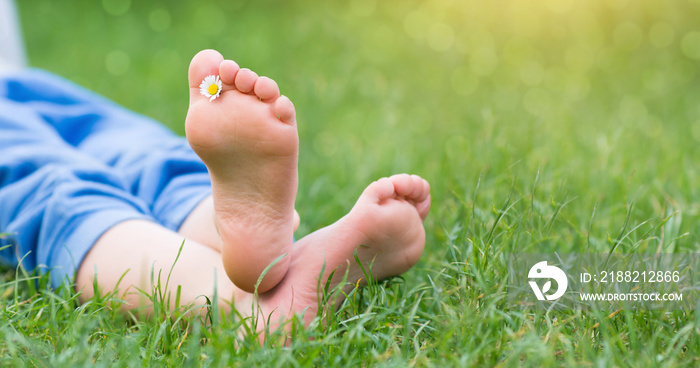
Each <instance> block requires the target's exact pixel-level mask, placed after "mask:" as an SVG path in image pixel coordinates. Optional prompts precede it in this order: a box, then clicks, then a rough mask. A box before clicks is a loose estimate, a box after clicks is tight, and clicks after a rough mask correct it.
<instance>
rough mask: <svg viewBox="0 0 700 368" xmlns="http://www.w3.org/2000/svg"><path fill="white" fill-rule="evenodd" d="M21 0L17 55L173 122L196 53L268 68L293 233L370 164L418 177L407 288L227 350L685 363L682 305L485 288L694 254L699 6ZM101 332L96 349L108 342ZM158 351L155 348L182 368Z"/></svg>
mask: <svg viewBox="0 0 700 368" xmlns="http://www.w3.org/2000/svg"><path fill="white" fill-rule="evenodd" d="M18 6H19V8H20V12H21V18H22V23H23V29H24V34H25V37H26V43H27V48H28V54H29V60H30V63H31V65H32V66H34V67H39V68H43V69H47V70H49V71H52V72H55V73H57V74H59V75H62V76H64V77H66V78H68V79H70V80H72V81H74V82H76V83H78V84H80V85H83V86H85V87H87V88H89V89H91V90H93V91H95V92H97V93H99V94H102V95H105V96H107V97H108V98H110V99H112V100H114V101H116V102H117V103H119V104H121V105H124V106H126V107H127V108H129V109H132V110H135V111H137V112H140V113H142V114H145V115H148V116H150V117H152V118H154V119H156V120H159V121H161V122H163V123H164V124H167V125H168V126H170V127H171V128H172V129H173V130H174V131H176V132H178V133H180V134H182V132H183V122H184V118H185V115H186V111H187V104H188V100H187V99H188V95H187V94H188V91H187V78H186V73H187V66H188V63H189V60H190V58H191V57H192V56H193V55H194V54H195V53H196V52H197V51H199V50H201V49H204V48H215V49H217V50H219V51H220V52H221V53H222V54H223V55H224V56H225V57H227V58H231V59H234V60H236V61H237V62H238V63H239V64H240V65H241V66H243V67H248V68H251V69H253V70H255V71H257V72H258V73H259V74H261V75H267V76H269V77H272V78H274V79H275V80H276V81H277V82H278V84H279V86H280V88H281V90H282V92H283V93H284V94H286V95H288V96H289V97H290V98H291V99H292V101H294V103H295V105H296V108H297V113H298V116H299V119H298V120H299V133H300V138H301V142H302V143H301V148H300V166H299V170H300V187H299V194H298V198H297V209H298V210H299V213H300V214H301V216H302V225H301V228H300V229H299V231H298V233H297V237H300V236H303V235H304V234H306V233H309V232H311V231H313V230H315V229H317V228H319V227H322V226H325V225H328V224H330V223H332V222H333V221H335V220H336V219H337V218H339V217H340V216H342V215H343V214H345V213H346V212H347V211H348V210H349V208H350V207H351V206H352V204H353V202H354V200H355V198H357V196H358V195H359V194H360V193H361V191H362V189H363V188H364V187H365V186H366V185H367V184H368V183H369V182H371V181H372V180H375V179H377V178H379V177H381V176H386V175H390V174H393V173H399V172H411V173H416V174H420V175H422V176H424V177H425V178H427V179H428V180H429V181H430V182H431V184H432V189H433V190H432V193H433V200H434V201H433V209H432V212H431V215H430V216H429V217H428V220H427V221H426V230H427V244H426V251H425V254H424V257H423V258H422V260H421V262H420V263H419V265H418V266H417V267H416V268H415V269H414V270H412V271H410V272H408V273H407V274H406V275H405V284H401V285H405V287H406V288H407V289H401V288H399V289H396V288H394V287H393V286H389V287H386V288H368V289H369V291H365V292H367V293H369V294H371V295H374V297H375V298H379V299H376V300H380V301H379V302H377V303H376V304H374V306H369V307H368V306H367V305H363V304H362V303H361V302H359V301H358V302H355V301H353V302H351V303H346V305H345V307H344V308H343V309H341V310H340V311H339V312H338V316H339V317H338V319H339V320H342V323H340V324H338V323H336V324H331V325H329V326H328V328H329V329H330V330H331V332H333V331H338V329H341V330H342V329H346V330H345V331H349V332H347V333H346V334H345V335H342V339H340V338H338V340H333V339H334V337H333V336H334V335H333V333H330V334H326V333H325V331H323V332H321V333H320V334H319V335H316V337H317V339H316V340H314V341H313V342H312V341H309V340H308V339H304V338H301V339H297V340H295V344H297V345H298V346H301V348H299V347H298V349H300V350H294V349H292V350H285V349H272V350H262V352H260V349H259V348H260V347H259V346H257V348H251V347H248V348H245V349H241V350H240V351H239V353H238V354H240V355H241V356H242V357H243V359H248V358H245V357H246V356H247V354H253V355H251V356H252V357H253V358H252V359H257V358H255V356H259V357H261V358H260V362H267V361H266V359H268V357H269V356H270V354H273V353H274V354H277V355H276V356H280V355H284V354H291V355H292V356H293V359H299V358H300V357H310V358H309V359H312V360H313V359H315V358H313V357H314V356H315V355H314V354H317V353H308V354H307V350H304V349H306V347H304V346H305V345H304V344H306V343H308V344H309V346H320V349H321V350H322V351H324V353H323V354H321V355H319V357H322V358H324V359H328V360H329V361H334V362H337V359H340V360H341V361H342V360H343V359H347V361H348V362H354V363H357V364H359V363H358V362H364V363H363V364H365V365H372V364H376V363H377V362H384V361H385V360H386V359H389V358H387V357H392V358H391V359H394V358H395V359H398V360H397V361H396V363H395V364H396V365H397V366H406V365H408V364H409V363H410V364H414V363H415V364H418V365H420V364H425V365H430V364H429V363H430V362H433V363H434V364H436V365H438V366H449V365H461V366H469V365H484V366H494V365H502V366H509V365H512V366H521V365H523V364H524V362H527V363H530V365H534V366H548V365H552V364H555V363H556V362H559V363H561V364H562V365H564V362H565V363H566V365H567V366H571V365H574V364H580V365H584V366H593V365H596V366H613V365H614V366H645V365H650V364H653V365H654V366H657V363H658V364H659V365H658V366H664V365H666V366H678V365H679V364H680V365H686V366H696V365H697V359H698V356H697V355H698V351H700V350H699V348H698V347H700V338H698V336H700V334H698V331H700V324H698V321H697V319H696V317H695V314H694V313H693V312H686V311H677V312H665V311H659V312H658V313H657V312H648V311H622V312H621V313H619V314H618V312H620V311H617V312H613V313H611V314H609V312H605V311H592V312H588V311H583V312H582V311H573V312H561V313H558V312H552V313H549V312H547V313H545V314H538V313H536V312H533V313H529V312H521V311H518V310H514V309H510V307H509V306H508V305H507V304H506V303H505V301H504V295H505V291H506V286H505V285H504V283H505V281H504V278H505V275H506V274H507V272H508V270H507V264H506V262H505V258H506V254H507V253H509V252H531V253H537V252H551V251H559V252H609V251H615V252H632V251H641V252H691V253H695V252H697V250H698V244H699V239H698V232H697V228H698V226H699V225H700V206H699V201H698V199H699V198H700V176H699V174H700V170H698V162H700V157H699V156H700V151H699V149H698V143H700V103H699V100H700V87H698V86H699V85H700V83H699V82H700V22H699V20H700V0H663V1H657V0H586V1H575V0H530V1H520V0H518V1H516V0H494V1H483V0H461V1H458V0H432V1H417V0H404V1H379V0H348V1H324V2H312V1H296V0H293V1H269V0H263V1H213V0H207V1H129V0H93V1H87V0H83V1H71V2H67V1H62V2H59V1H50V0H19V1H18ZM392 282H393V281H392ZM393 285H397V284H393ZM401 287H403V286H401ZM8 290H9V289H8ZM382 290H388V291H386V293H385V292H384V291H382ZM397 290H400V291H397ZM405 290H409V291H405ZM373 293H374V294H373ZM5 294H7V295H10V293H8V292H6V293H5ZM377 295H378V296H377ZM27 298H29V297H27ZM51 300H53V299H51ZM22 303H24V302H22ZM22 303H20V304H22ZM355 303H356V304H355ZM355 308H357V309H355ZM364 308H367V309H366V310H367V311H369V312H368V313H365V314H362V315H361V316H358V314H361V313H364V311H365V309H364ZM372 308H374V309H372ZM67 310H73V309H70V308H68V309H67ZM377 311H379V312H378V313H379V314H376V315H375V314H374V313H375V312H377ZM38 313H39V315H41V311H40V312H38ZM8 315H9V314H8ZM39 315H36V317H34V316H30V317H27V318H24V319H22V321H24V320H26V321H28V322H27V323H29V322H31V321H43V319H40V318H39ZM372 316H376V317H372ZM414 317H415V318H414ZM167 320H168V318H165V319H164V321H167ZM37 323H38V322H37ZM87 323H95V322H93V321H91V320H90V321H89V322H87ZM115 324H116V323H115ZM48 325H49V326H52V324H51V323H48ZM65 325H66V326H73V325H77V326H80V324H75V323H65ZM116 325H118V326H121V324H116ZM138 326H141V325H137V327H138ZM396 326H399V327H396ZM401 326H404V327H403V328H401ZM66 328H67V329H68V328H69V327H66ZM71 328H72V327H71ZM121 328H122V327H117V329H116V331H118V332H108V333H105V334H104V335H105V336H107V335H109V336H115V337H114V339H117V337H118V336H121V335H124V333H122V332H121V330H120V329H121ZM138 328H141V327H138ZM158 328H159V327H157V325H156V327H153V329H152V330H151V329H147V328H145V329H144V330H143V331H144V332H143V336H144V339H150V337H148V336H152V335H156V334H155V333H152V331H155V330H157V329H158ZM232 329H235V328H228V327H227V326H224V327H222V328H221V329H219V330H215V331H214V332H212V334H213V335H212V336H213V337H211V338H210V339H209V340H208V343H207V344H203V345H202V347H201V348H202V349H203V350H202V351H207V352H208V354H210V355H214V356H216V355H217V354H228V353H227V352H228V351H229V349H230V346H234V345H236V344H229V343H228V342H230V341H231V339H234V337H230V336H229V339H228V340H226V339H223V338H221V336H226V335H225V334H226V333H229V332H227V331H229V330H232ZM16 330H18V331H29V332H27V334H34V332H32V331H34V330H32V329H29V328H20V329H16ZM107 330H109V329H107ZM41 331H43V330H41ZM71 331H73V330H71ZM159 331H160V330H159ZM205 333H206V332H205ZM230 333H231V334H232V335H233V336H235V331H234V332H230ZM363 334H365V335H363ZM38 335H40V334H38ZM49 336H51V339H50V340H51V341H53V339H54V338H56V339H57V341H59V342H60V341H63V340H60V339H59V337H60V336H58V335H49ZM61 336H62V335H61ZM80 336H82V335H80ZM158 336H160V332H159V333H158ZM184 336H185V337H186V336H187V333H184ZM358 336H360V337H358ZM377 336H380V337H381V338H378V337H377ZM185 337H183V336H176V338H175V340H174V341H176V342H177V339H182V340H183V341H184V340H185ZM192 339H194V341H196V338H192ZM68 340H70V339H68ZM82 340H87V338H86V339H78V340H77V341H82ZM100 341H101V340H97V342H98V343H101V342H100ZM105 341H108V342H106V343H105V345H104V348H100V347H96V348H95V349H97V350H98V351H111V350H109V349H111V348H109V346H111V345H110V344H112V343H111V342H109V341H111V340H105ZM120 341H122V342H124V341H127V342H128V341H129V339H126V340H120ZM134 341H137V342H135V343H136V344H138V341H139V340H134ZM149 341H150V340H149ZM227 341H228V342H227ZM324 341H330V342H324ZM219 343H221V344H222V346H223V347H221V346H219V345H217V344H219ZM70 344H71V345H73V343H72V342H71V343H70ZM124 344H126V342H125V343H124ZM149 344H150V343H149ZM227 344H228V345H227ZM315 344H317V345H315ZM49 345H50V346H53V345H51V344H49ZM59 345H60V344H59ZM75 346H82V345H80V344H75ZM120 346H131V345H128V344H127V345H120ZM159 346H160V345H159ZM172 346H176V347H177V349H175V348H172V349H170V350H168V349H169V348H167V346H166V347H164V348H163V351H165V352H166V353H167V352H173V351H174V352H175V353H174V356H175V357H174V358H173V359H180V358H179V355H178V354H179V353H178V352H179V351H180V345H176V344H173V345H172ZM188 346H189V345H188ZM192 346H194V348H192V349H190V350H188V351H190V352H192V354H194V355H192V356H200V355H202V356H204V354H203V353H200V352H199V350H197V349H199V345H197V343H196V342H195V343H194V345H192ZM124 349H125V351H130V350H131V348H124ZM309 349H311V348H309ZM136 350H138V349H136ZM251 351H252V352H253V353H251ZM334 351H335V352H334ZM105 354H106V353H105ZM188 354H189V353H188ZM255 354H258V355H255ZM121 355H122V353H116V356H121ZM106 356H109V355H106ZM533 356H534V357H536V358H532V357H533ZM338 357H340V358H338ZM524 357H529V359H531V360H529V361H528V360H523V358H524ZM149 359H150V358H149ZM158 359H160V358H158ZM202 359H204V358H202ZM289 359H292V358H289ZM333 359H336V360H333ZM401 359H404V360H401ZM280 361H282V360H280ZM287 362H289V361H287ZM416 362H418V363H416ZM421 362H422V363H421ZM426 362H427V363H426ZM635 362H638V363H635ZM641 362H644V363H641ZM650 362H653V363H650ZM260 364H262V363H260ZM229 365H230V364H229ZM313 365H327V364H324V363H319V362H318V361H316V362H315V363H313ZM333 365H335V364H333Z"/></svg>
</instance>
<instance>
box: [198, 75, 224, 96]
mask: <svg viewBox="0 0 700 368" xmlns="http://www.w3.org/2000/svg"><path fill="white" fill-rule="evenodd" d="M199 93H201V94H202V95H203V96H205V97H209V101H214V99H215V98H217V97H219V95H220V94H221V79H219V76H218V75H209V76H207V77H206V78H204V80H203V81H202V84H200V85H199Z"/></svg>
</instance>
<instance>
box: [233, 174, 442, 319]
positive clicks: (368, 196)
mask: <svg viewBox="0 0 700 368" xmlns="http://www.w3.org/2000/svg"><path fill="white" fill-rule="evenodd" d="M429 210H430V186H429V184H428V182H427V181H425V180H424V179H421V178H420V177H418V176H415V175H407V174H401V175H395V176H392V177H390V178H383V179H380V180H378V181H376V182H374V183H372V184H370V185H369V186H368V187H367V189H365V191H364V192H363V193H362V196H360V198H359V199H358V201H357V203H356V204H355V206H354V207H353V209H352V210H351V211H350V213H349V214H348V215H346V216H345V217H343V218H341V219H340V220H338V222H336V223H335V224H333V225H330V226H328V227H326V228H323V229H321V230H318V231H316V232H314V233H312V234H309V235H308V236H306V237H304V238H302V239H300V240H299V241H298V242H297V243H296V244H294V246H293V250H292V252H293V255H294V256H293V257H292V262H291V264H290V267H289V272H288V273H287V275H286V276H285V278H284V279H283V280H282V282H281V283H280V284H278V285H277V286H276V287H275V288H274V289H272V290H270V291H269V292H267V293H264V294H261V295H260V296H259V304H258V305H259V307H260V310H259V314H258V322H259V323H258V326H259V328H260V326H264V325H265V324H266V323H267V322H269V323H270V325H271V327H272V328H275V326H278V325H279V324H280V323H283V321H284V320H286V319H287V318H288V317H289V316H291V315H292V314H295V313H303V319H304V322H305V323H306V324H308V323H309V322H310V321H311V320H312V319H313V318H314V317H315V316H316V312H317V310H318V300H319V298H320V297H321V296H320V294H319V292H318V289H317V287H318V279H319V276H320V277H321V285H324V284H325V282H326V280H327V279H328V277H329V275H330V274H331V272H333V271H334V270H335V275H334V276H333V279H332V280H331V287H335V286H337V285H338V284H339V283H340V282H341V281H342V280H343V278H344V276H345V274H346V272H347V281H348V283H350V284H352V285H354V284H355V283H356V282H357V281H361V280H362V278H363V273H362V270H361V268H360V267H359V265H358V264H357V263H356V261H355V259H354V252H355V250H357V254H358V257H359V259H360V261H361V263H362V264H363V266H364V267H365V268H368V267H369V266H370V265H371V270H372V274H373V276H374V277H375V278H376V279H377V280H381V279H384V278H387V277H390V276H396V275H400V274H402V273H404V272H406V271H407V270H408V269H410V268H411V267H413V265H415V264H416V262H418V259H419V258H420V256H421V254H422V253H423V247H424V246H425V229H424V228H423V220H424V219H425V217H426V216H427V215H428V211H429ZM322 269H323V270H324V271H323V274H321V270H322ZM362 281H364V280H362ZM250 298H252V296H250V295H249V296H248V297H247V298H242V299H239V300H237V301H236V302H237V303H236V304H237V306H239V307H238V308H237V309H238V310H239V312H243V311H245V310H246V307H244V306H246V305H248V306H249V305H250V303H251V302H252V300H251V299H250ZM248 308H249V307H248ZM268 316H270V320H269V321H268Z"/></svg>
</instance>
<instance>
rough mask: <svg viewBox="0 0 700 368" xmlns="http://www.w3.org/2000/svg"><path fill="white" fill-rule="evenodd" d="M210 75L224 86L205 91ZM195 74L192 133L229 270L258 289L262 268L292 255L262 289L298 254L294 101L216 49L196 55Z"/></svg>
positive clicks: (280, 275)
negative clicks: (206, 175) (207, 177)
mask: <svg viewBox="0 0 700 368" xmlns="http://www.w3.org/2000/svg"><path fill="white" fill-rule="evenodd" d="M210 75H213V76H218V77H219V79H220V81H221V86H220V87H218V86H216V87H210V88H207V89H206V91H208V92H209V93H210V95H207V96H205V95H202V92H201V90H200V84H202V81H203V80H204V79H205V78H206V77H207V76H210ZM188 77H189V86H190V106H189V110H188V112H187V119H186V121H185V132H186V135H187V140H188V141H189V143H190V146H191V147H192V149H193V150H194V151H195V152H196V153H197V155H198V156H199V157H200V158H201V159H202V161H204V163H205V165H206V166H207V169H208V171H209V175H210V177H211V183H212V198H213V202H214V213H215V224H216V227H217V230H218V232H219V235H220V237H221V241H222V244H221V254H222V258H223V263H224V268H225V269H226V273H227V275H228V276H229V278H230V279H231V281H233V283H234V284H235V285H236V286H238V287H239V288H241V289H243V290H245V291H247V292H253V291H255V288H256V284H257V283H258V279H259V278H260V276H261V274H262V273H263V271H264V270H265V269H266V268H267V267H268V266H269V265H270V264H271V263H272V262H273V261H275V260H277V259H278V258H279V257H280V256H282V255H285V254H286V256H284V257H282V258H281V259H279V260H278V261H277V263H275V264H274V265H273V266H272V267H271V268H270V269H269V270H267V273H266V274H265V276H264V278H263V279H262V282H260V283H259V284H258V285H257V292H259V293H263V292H265V291H267V290H270V289H271V288H273V287H274V286H275V285H277V284H278V283H279V282H280V280H282V278H283V277H284V276H285V274H286V273H287V269H288V267H289V264H290V261H291V255H290V254H289V252H290V248H291V246H292V239H293V231H294V200H295V197H296V193H297V185H298V177H297V161H298V152H299V138H298V134H297V128H296V113H295V110H294V105H293V104H292V102H291V101H290V100H289V99H288V98H287V97H285V96H282V95H280V91H279V88H278V86H277V83H275V82H274V81H273V80H272V79H270V78H267V77H259V76H258V75H257V74H256V73H254V72H253V71H251V70H249V69H241V68H239V66H238V65H237V64H236V63H235V62H234V61H231V60H224V58H223V56H221V54H219V53H218V52H217V51H214V50H204V51H201V52H199V53H198V54H197V55H195V57H194V58H193V59H192V62H191V63H190V68H189V73H188ZM205 88H206V86H205ZM216 93H218V97H216V98H213V99H212V98H211V95H215V94H216Z"/></svg>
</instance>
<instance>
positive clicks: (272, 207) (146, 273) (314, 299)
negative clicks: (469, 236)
mask: <svg viewBox="0 0 700 368" xmlns="http://www.w3.org/2000/svg"><path fill="white" fill-rule="evenodd" d="M217 73H218V74H219V75H220V76H221V80H222V82H223V91H222V93H221V96H220V98H217V99H215V100H214V101H209V99H208V98H207V97H205V96H202V95H201V94H199V90H198V89H199V83H200V82H201V81H202V80H203V79H204V77H206V76H207V75H210V74H217ZM189 80H190V90H191V94H190V97H191V100H190V111H189V112H188V116H187V120H186V132H187V138H188V140H189V142H190V145H191V146H192V147H193V149H194V150H195V152H196V153H197V154H198V155H200V157H201V158H202V160H203V161H204V162H205V164H206V165H207V168H208V169H209V172H210V175H211V176H212V191H213V195H212V196H211V197H210V198H207V199H205V200H204V201H202V203H200V205H199V206H197V208H195V210H194V211H192V213H191V214H190V216H189V217H188V219H187V220H186V221H185V222H184V224H183V225H182V227H181V228H180V230H179V231H178V233H175V232H173V231H170V230H168V229H166V228H164V227H162V226H161V225H159V224H157V223H153V222H148V221H143V220H132V221H125V222H122V223H120V224H118V225H116V226H114V227H113V228H111V229H110V230H108V231H107V232H106V233H105V234H104V235H103V236H102V237H101V238H100V239H99V240H98V241H97V243H96V244H95V245H94V246H93V248H92V249H91V251H90V252H89V253H88V255H87V256H86V258H85V259H84V261H83V262H82V264H81V266H80V268H79V270H78V273H77V276H76V288H77V289H78V290H82V294H81V296H80V298H81V300H83V301H85V300H88V299H90V298H92V296H93V295H94V292H95V290H94V288H93V287H92V285H93V282H95V281H96V282H97V285H98V290H102V291H103V292H104V291H111V290H115V289H117V288H118V289H119V290H120V296H123V297H124V298H125V300H126V302H127V304H125V305H124V306H123V308H124V309H127V310H128V309H133V308H137V307H143V306H145V307H146V310H147V307H148V301H147V300H144V299H143V297H142V296H141V294H140V293H138V292H136V289H137V288H140V289H142V290H151V288H152V287H153V286H154V285H153V284H152V280H151V277H150V275H151V273H152V272H153V273H154V274H156V275H157V274H158V272H162V273H163V275H164V276H165V275H168V274H169V273H170V281H169V284H168V287H169V288H170V290H169V291H171V294H174V292H172V291H173V290H175V289H176V288H177V287H178V286H179V287H180V288H181V296H180V300H181V304H189V303H191V304H195V305H203V304H204V302H205V298H204V297H205V296H207V297H209V298H210V299H212V298H213V296H214V290H216V291H217V295H218V297H219V299H218V300H219V303H220V306H221V308H223V309H224V310H229V309H230V307H231V305H234V306H235V308H236V310H237V311H238V312H239V313H240V312H245V311H251V310H252V306H254V305H255V306H256V307H257V310H258V311H259V313H258V314H257V316H256V318H257V319H258V322H259V323H258V326H264V325H265V324H267V323H268V322H269V324H270V326H271V327H273V328H275V327H277V326H280V325H282V324H284V322H285V321H287V320H288V318H289V317H290V316H291V315H293V314H297V315H302V318H303V320H304V321H305V323H309V322H310V321H311V320H312V319H313V318H314V317H315V316H316V312H317V308H318V300H319V293H318V290H317V285H318V280H319V277H320V278H321V280H322V281H323V282H325V281H326V280H327V279H328V277H329V276H330V274H331V272H333V271H334V270H335V271H336V272H335V274H334V277H333V278H332V279H331V285H330V286H331V287H335V286H338V285H339V284H340V283H341V282H342V280H343V278H344V277H347V278H346V281H347V282H348V285H354V284H355V283H356V282H358V281H361V279H362V275H363V274H362V272H361V268H360V266H359V265H358V264H357V263H356V261H355V258H354V257H355V256H354V254H355V252H357V255H358V257H359V259H360V262H361V263H362V264H363V266H364V267H365V268H369V267H371V270H372V273H373V275H374V277H375V278H377V279H378V280H381V279H383V278H387V277H391V276H395V275H400V274H402V273H404V272H406V271H407V270H408V269H410V268H411V267H412V266H413V265H414V264H415V263H416V262H417V261H418V260H419V258H420V256H421V254H422V252H423V248H424V245H425V230H424V227H423V221H424V220H425V218H426V216H427V215H428V212H429V210H430V186H429V184H428V182H427V181H426V180H424V179H422V178H420V177H418V176H416V175H408V174H399V175H394V176H391V177H389V178H382V179H379V180H377V181H375V182H373V183H371V184H370V185H369V186H368V187H367V188H366V189H365V190H364V192H363V193H362V194H361V195H360V197H359V199H358V200H357V202H356V204H355V205H354V207H353V208H352V210H351V211H350V212H349V213H348V214H347V215H345V216H344V217H342V218H341V219H339V220H338V221H337V222H335V223H334V224H332V225H330V226H328V227H325V228H322V229H320V230H317V231H315V232H313V233H311V234H309V235H307V236H305V237H304V238H301V239H299V240H298V241H297V242H296V243H294V244H293V245H292V242H291V239H292V232H293V230H294V229H295V228H296V226H298V216H297V215H296V214H295V211H294V197H295V196H296V185H297V184H296V183H297V174H296V172H297V157H298V138H297V133H296V114H295V111H294V106H293V105H292V103H291V101H289V99H287V98H286V97H284V96H281V95H280V94H279V89H278V88H277V84H276V83H274V81H272V80H271V79H269V78H265V77H258V76H257V74H255V73H253V72H251V71H248V70H247V69H240V68H238V66H237V65H236V64H235V63H234V62H233V61H230V60H224V59H223V57H222V56H221V55H220V54H219V53H218V52H216V51H213V50H204V51H202V52H200V53H198V54H197V55H196V56H195V57H194V58H193V60H192V63H191V65H190V70H189ZM183 238H184V239H185V241H184V245H183V247H182V253H181V255H180V257H179V259H178V261H177V263H175V259H176V257H177V254H178V252H179V250H180V245H181V244H183ZM282 254H286V255H285V256H284V257H283V258H282V262H279V263H278V264H276V265H275V267H273V268H272V271H274V272H272V274H271V275H270V274H268V275H270V277H269V278H268V276H266V277H265V278H264V279H263V283H262V284H261V285H260V287H259V288H258V293H257V295H256V294H253V293H251V291H253V290H251V280H252V279H255V280H257V278H258V276H259V275H260V272H261V271H262V270H263V269H264V268H265V267H267V266H268V265H269V263H270V262H271V261H272V260H274V259H276V258H277V257H279V256H280V255H282ZM174 263H175V265H174V267H173V266H172V265H173V264H174ZM171 267H172V272H170V269H171ZM162 279H163V281H162V284H161V285H160V287H161V288H165V285H164V283H165V281H164V279H165V277H163V278H162ZM154 282H157V280H156V281H154ZM239 284H240V285H239ZM252 285H253V286H254V282H253V283H252ZM171 297H172V298H174V296H172V295H171ZM171 302H173V301H172V300H171ZM172 304H173V303H171V306H172ZM261 328H262V327H261Z"/></svg>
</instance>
